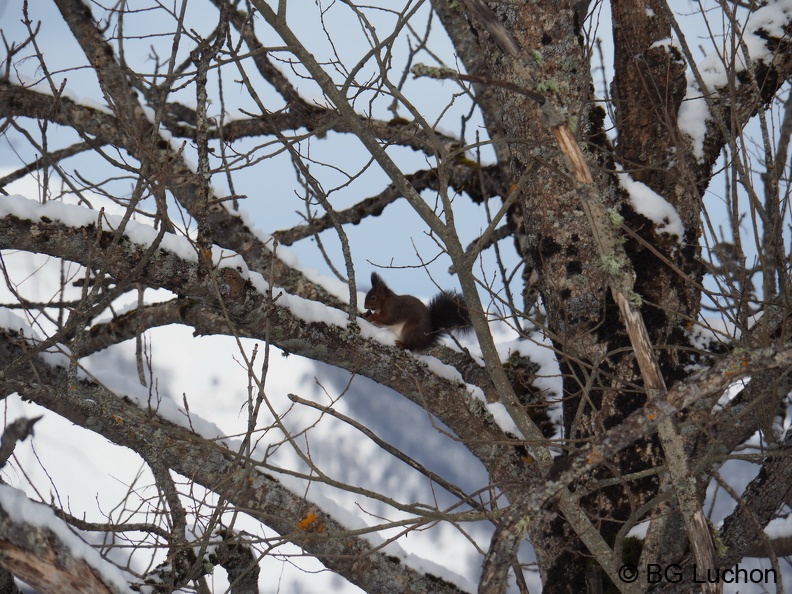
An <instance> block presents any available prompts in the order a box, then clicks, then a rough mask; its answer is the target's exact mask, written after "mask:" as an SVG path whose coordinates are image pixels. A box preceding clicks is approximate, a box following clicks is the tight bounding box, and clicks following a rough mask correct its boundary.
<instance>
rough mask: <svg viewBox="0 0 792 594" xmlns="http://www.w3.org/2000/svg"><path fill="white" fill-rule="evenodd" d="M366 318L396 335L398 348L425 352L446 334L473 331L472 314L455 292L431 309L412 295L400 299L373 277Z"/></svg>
mask: <svg viewBox="0 0 792 594" xmlns="http://www.w3.org/2000/svg"><path fill="white" fill-rule="evenodd" d="M364 304H365V307H366V313H365V314H363V318H364V319H366V320H368V321H369V322H371V323H372V324H375V325H377V326H383V327H385V328H388V329H389V330H390V331H391V332H393V333H394V334H395V335H396V338H397V340H396V346H398V347H400V348H403V349H409V350H411V351H423V350H426V349H428V348H429V347H432V346H434V345H435V344H437V341H438V340H440V336H441V335H442V334H443V333H444V332H450V331H452V330H458V331H462V332H465V331H468V330H470V314H469V313H468V310H467V308H466V307H465V301H464V299H463V298H462V296H461V295H460V294H459V293H457V292H456V291H443V292H442V293H439V294H438V295H437V296H435V297H434V298H433V299H432V300H431V301H430V302H429V307H427V306H426V305H424V304H423V302H421V301H420V300H419V299H418V298H417V297H413V296H412V295H397V294H396V293H394V292H393V291H392V290H391V289H390V287H388V285H386V284H385V281H384V280H382V277H381V276H380V275H379V274H377V273H376V272H372V273H371V290H370V291H369V292H368V293H367V294H366V301H365V303H364Z"/></svg>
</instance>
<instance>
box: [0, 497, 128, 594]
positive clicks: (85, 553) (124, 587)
mask: <svg viewBox="0 0 792 594" xmlns="http://www.w3.org/2000/svg"><path fill="white" fill-rule="evenodd" d="M0 507H2V508H3V510H4V511H5V512H6V513H7V514H8V515H9V516H10V517H11V518H13V519H14V521H15V522H19V523H26V524H29V525H31V526H35V527H37V528H45V529H47V530H49V531H51V532H52V533H53V534H55V535H56V536H57V537H58V538H59V539H60V540H61V542H63V544H64V545H65V546H66V547H67V548H68V549H69V553H70V554H71V555H72V557H74V558H76V559H82V560H84V561H85V562H86V563H87V564H88V565H90V566H91V567H92V568H93V569H95V570H96V572H97V573H98V574H99V575H101V576H102V579H103V580H104V581H105V582H107V583H108V584H110V585H112V586H113V587H114V588H115V589H116V590H117V591H118V592H129V593H131V592H132V590H131V589H130V587H129V584H128V582H127V578H126V577H124V574H123V573H122V572H121V570H120V569H118V568H117V567H116V566H115V565H112V564H111V563H108V562H107V561H105V560H104V559H102V557H101V556H100V555H99V552H98V551H97V550H96V549H95V548H93V547H92V546H91V545H89V544H87V543H86V542H84V541H83V540H82V539H80V538H79V537H78V536H77V535H76V534H74V533H73V532H72V531H71V530H70V529H69V527H68V525H67V524H66V523H65V522H64V521H63V520H61V519H59V518H58V517H56V516H55V513H54V512H53V511H52V510H51V509H50V508H49V507H47V506H46V505H41V504H39V503H34V502H33V501H31V500H30V499H28V498H27V496H26V495H25V494H24V493H23V492H22V491H20V490H19V489H15V488H13V487H10V486H8V485H0Z"/></svg>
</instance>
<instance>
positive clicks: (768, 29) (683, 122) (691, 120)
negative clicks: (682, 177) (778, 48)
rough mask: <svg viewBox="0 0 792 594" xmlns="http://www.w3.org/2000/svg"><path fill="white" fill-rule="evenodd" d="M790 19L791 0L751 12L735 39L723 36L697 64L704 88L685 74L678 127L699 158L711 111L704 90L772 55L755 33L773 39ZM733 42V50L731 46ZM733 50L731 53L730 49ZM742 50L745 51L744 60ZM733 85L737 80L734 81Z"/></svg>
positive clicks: (777, 0) (711, 90) (721, 84)
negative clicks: (716, 45)
mask: <svg viewBox="0 0 792 594" xmlns="http://www.w3.org/2000/svg"><path fill="white" fill-rule="evenodd" d="M791 19H792V0H775V1H771V2H770V3H769V4H768V5H767V6H764V7H762V8H760V9H759V10H757V11H755V12H753V13H751V14H750V16H749V17H748V20H747V22H746V23H745V26H744V27H743V28H741V30H739V31H736V32H735V34H736V35H739V39H738V40H734V39H733V38H732V37H731V36H728V35H727V36H726V37H724V38H723V46H722V47H718V48H712V49H713V51H711V53H710V54H709V55H708V56H707V57H706V58H704V60H702V61H701V63H700V64H698V71H699V73H700V75H701V78H702V80H703V83H704V85H705V87H706V88H705V89H701V88H700V87H699V83H698V82H697V81H696V79H695V77H694V76H693V73H692V71H691V72H690V73H688V88H687V94H686V95H685V99H684V100H683V101H682V105H681V106H680V108H679V114H678V125H679V129H680V130H681V131H682V132H683V133H685V134H687V135H688V136H689V137H690V139H691V144H692V150H693V155H694V156H695V157H696V158H697V159H698V160H699V161H701V160H702V159H703V158H704V137H705V134H706V131H707V121H708V120H710V119H711V114H710V112H709V108H708V107H707V103H706V101H705V99H704V97H703V92H706V93H709V94H717V93H718V89H722V88H724V87H725V86H726V85H727V83H728V81H729V76H730V73H731V72H733V73H739V72H742V71H743V70H745V69H746V68H747V66H748V60H750V62H751V63H755V62H757V61H762V62H767V61H770V60H771V59H772V57H773V52H772V51H771V49H770V48H769V47H768V46H767V42H766V41H765V40H764V39H763V38H762V37H761V36H760V35H759V34H758V33H759V32H764V34H769V35H770V36H771V37H774V38H782V37H784V36H785V35H786V34H785V32H784V26H785V25H787V24H788V23H789V22H790V20H791ZM732 45H734V46H735V47H736V50H733V49H732ZM733 51H734V52H735V53H732V52H733ZM745 52H747V54H748V59H747V60H746V57H745ZM735 84H737V85H739V84H740V82H739V81H738V80H735Z"/></svg>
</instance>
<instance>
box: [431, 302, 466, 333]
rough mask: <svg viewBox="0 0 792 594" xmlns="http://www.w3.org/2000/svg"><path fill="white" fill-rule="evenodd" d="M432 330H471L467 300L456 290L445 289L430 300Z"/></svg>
mask: <svg viewBox="0 0 792 594" xmlns="http://www.w3.org/2000/svg"><path fill="white" fill-rule="evenodd" d="M429 315H430V316H431V318H432V331H433V332H437V333H438V334H439V333H440V332H450V331H455V332H467V331H468V330H470V313H469V312H468V309H467V306H466V305H465V300H464V299H463V298H462V295H460V294H459V293H457V292H456V291H444V292H442V293H440V294H439V295H437V296H436V297H434V298H433V299H432V300H431V301H430V302H429Z"/></svg>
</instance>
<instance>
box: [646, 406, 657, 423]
mask: <svg viewBox="0 0 792 594" xmlns="http://www.w3.org/2000/svg"><path fill="white" fill-rule="evenodd" d="M644 416H646V418H647V419H649V420H650V421H654V420H655V419H656V418H657V408H655V407H654V406H652V405H651V404H646V405H644Z"/></svg>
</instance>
